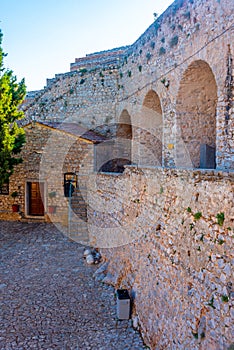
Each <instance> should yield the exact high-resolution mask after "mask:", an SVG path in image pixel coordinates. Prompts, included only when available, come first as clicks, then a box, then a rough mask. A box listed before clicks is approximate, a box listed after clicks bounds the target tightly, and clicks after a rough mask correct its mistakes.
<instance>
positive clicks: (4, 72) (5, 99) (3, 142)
mask: <svg viewBox="0 0 234 350" xmlns="http://www.w3.org/2000/svg"><path fill="white" fill-rule="evenodd" d="M2 36H3V34H2V31H1V29H0V186H2V185H3V184H4V183H5V182H7V181H8V180H9V177H10V176H11V174H12V173H13V171H14V167H15V166H16V165H17V164H19V163H21V162H22V159H21V158H20V157H19V153H20V151H21V149H22V146H23V144H24V143H25V134H24V130H23V129H22V128H20V127H19V126H18V125H17V121H18V120H20V119H21V118H23V116H24V114H23V112H22V111H20V110H19V108H18V107H19V105H20V104H21V103H22V102H23V100H24V97H25V94H26V86H25V82H24V79H22V81H21V82H19V83H17V78H16V76H14V74H13V71H12V70H9V69H5V68H4V64H3V60H4V57H5V56H6V54H5V53H4V52H3V49H2V46H1V45H2Z"/></svg>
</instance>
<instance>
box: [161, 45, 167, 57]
mask: <svg viewBox="0 0 234 350" xmlns="http://www.w3.org/2000/svg"><path fill="white" fill-rule="evenodd" d="M165 53H166V49H165V48H164V47H163V46H161V47H160V49H159V56H161V55H164V54H165Z"/></svg>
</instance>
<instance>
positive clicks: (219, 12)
mask: <svg viewBox="0 0 234 350" xmlns="http://www.w3.org/2000/svg"><path fill="white" fill-rule="evenodd" d="M233 23H234V5H233V1H231V0H209V1H205V0H196V1H194V0H184V1H183V0H177V1H175V2H174V3H173V4H172V5H171V6H170V7H169V8H168V9H167V10H166V11H165V13H164V14H163V15H162V16H160V17H159V18H158V19H157V20H156V21H155V22H154V23H153V24H152V25H151V26H150V27H149V28H148V29H147V30H146V31H145V33H143V34H142V36H141V37H140V38H139V39H138V40H137V41H136V42H135V43H134V44H133V45H130V46H128V47H125V48H120V49H114V50H109V51H107V52H102V53H95V54H92V55H88V56H87V57H86V58H82V59H76V62H75V63H72V64H71V72H68V73H65V74H58V75H56V77H55V78H54V79H52V80H48V84H47V87H45V88H44V89H43V90H41V91H39V92H37V93H35V94H33V93H31V94H30V95H29V96H28V99H27V101H26V102H25V105H24V106H23V108H24V110H25V114H26V119H25V121H24V123H28V122H31V121H32V120H34V119H36V120H37V121H41V122H45V123H49V122H53V123H54V122H66V123H71V122H73V123H75V124H76V125H77V124H78V125H81V126H82V127H85V128H86V129H87V130H89V129H93V130H95V131H96V132H99V133H101V134H103V135H104V136H107V137H110V139H111V140H110V141H108V142H106V143H105V142H104V143H100V144H99V145H97V147H96V149H95V150H94V148H93V144H88V143H87V142H86V141H83V140H81V139H80V140H79V141H77V142H78V144H79V145H78V148H79V147H81V144H80V142H81V143H82V144H83V142H85V145H84V146H83V147H84V148H79V151H77V155H78V156H77V157H76V148H74V152H73V151H72V158H71V157H69V155H68V157H67V161H66V162H64V163H63V164H58V167H60V168H63V167H64V169H63V171H75V172H76V173H77V174H78V175H79V173H81V175H82V176H80V181H83V182H84V183H82V186H83V188H85V196H84V197H85V198H83V199H85V201H86V207H85V209H86V214H87V216H88V221H85V220H83V221H85V223H86V226H87V228H88V233H89V242H90V244H92V245H95V246H99V247H102V255H103V257H104V260H108V261H109V268H108V274H107V276H106V280H109V282H111V283H113V284H114V285H115V286H116V287H125V288H128V289H129V291H130V292H131V295H132V298H133V300H134V308H133V316H135V315H137V316H138V319H139V327H140V328H141V330H142V332H143V336H144V339H145V341H146V342H147V343H148V344H149V345H150V346H151V348H152V349H209V350H210V349H217V350H220V349H223V350H227V349H231V348H232V347H231V344H233V334H234V329H233V324H234V322H233V321H234V312H233V304H234V295H233V293H234V290H233V288H234V287H233V283H234V282H233V281H234V279H233V262H234V256H233V237H234V236H233V235H234V211H233V210H234V209H233V208H234V194H233V193H234V185H233V184H234V181H233V171H234V127H233V126H234V113H233V99H234V97H233V55H234V52H233V42H234V24H233ZM45 130H46V129H45V128H43V127H42V130H41V131H40V132H41V135H42V136H43V135H44V132H46V131H45ZM58 133H59V135H61V136H60V137H61V140H60V137H59V138H58V140H60V141H61V142H59V143H58V144H56V148H55V151H56V152H57V153H58V154H60V153H61V154H63V152H64V150H63V148H60V147H61V145H63V144H64V139H63V137H62V134H60V132H58ZM35 142H37V141H35ZM69 142H70V141H69ZM88 145H89V146H88ZM26 147H29V148H30V144H28V146H26ZM88 148H91V149H93V150H94V153H93V154H92V151H90V150H88ZM30 149H31V148H30ZM38 150H40V145H38ZM84 150H87V158H86V159H87V162H86V163H85V164H86V165H85V166H84V167H83V168H82V167H80V164H81V163H83V160H82V154H83V152H84V153H85V152H86V151H84ZM27 151H28V152H29V149H28V150H27ZM98 152H99V162H98V163H97V164H98V167H97V170H98V169H102V170H103V169H104V170H105V169H107V164H106V163H108V164H110V161H111V157H112V158H113V164H117V167H116V168H115V170H116V169H119V168H122V167H123V165H124V164H128V163H131V164H132V165H130V166H126V167H125V171H124V173H122V174H117V173H115V174H112V173H96V172H93V169H95V163H96V159H95V155H97V154H98ZM68 154H69V153H68ZM100 154H101V155H100ZM207 154H208V157H207V158H206V155H207ZM36 157H38V162H39V161H40V159H41V158H40V157H42V156H39V154H38V155H37V156H36ZM202 157H203V158H204V159H205V160H204V159H202ZM76 158H77V159H76ZM208 158H209V159H208ZM25 159H30V154H27V155H26V153H25ZM58 159H59V158H58ZM71 159H72V162H73V161H75V160H76V161H77V162H76V167H73V168H72V166H71V164H72V163H71ZM120 160H121V162H122V163H121V164H120V163H118V161H120ZM46 161H48V169H49V168H50V166H51V161H52V159H51V158H48V159H47V158H46V157H45V164H46ZM102 162H103V164H102ZM105 162H106V163H105ZM116 162H117V163H116ZM58 163H59V162H58ZM24 164H25V165H22V166H21V168H19V172H18V173H17V172H16V173H15V175H14V178H12V181H11V184H10V186H11V190H14V189H15V187H14V186H16V185H17V182H16V181H15V180H13V179H16V178H17V174H21V175H22V174H23V177H24V176H26V177H27V176H28V175H24V173H25V174H27V166H28V164H31V165H30V166H31V170H30V171H31V172H34V171H35V177H36V176H38V175H37V174H38V172H37V167H36V164H37V163H36V162H35V167H34V166H33V163H30V162H27V161H26V163H24ZM113 164H112V165H113ZM102 165H103V167H102ZM206 166H207V167H208V168H210V169H201V168H206ZM71 168H72V169H71ZM48 169H47V168H46V167H45V174H46V171H48ZM86 170H87V171H86ZM63 171H62V172H61V174H62V173H63ZM53 174H54V175H53ZM55 177H56V175H55V173H53V169H52V172H51V174H50V176H49V178H50V179H51V180H52V184H53V181H55V182H56V183H57V186H58V192H59V191H60V194H62V192H63V188H62V175H61V177H60V178H59V179H56V178H55ZM47 178H48V177H47ZM81 179H83V180H81ZM14 184H15V185H14ZM53 189H54V188H53V185H52V186H51V190H53ZM75 197H76V193H75V195H74V197H73V199H74V200H75ZM23 198H25V197H24V188H23V187H22V196H21V197H19V198H17V201H19V202H20V203H22V205H23V207H24V202H23V201H24V199H23ZM48 200H49V198H48ZM53 200H56V201H58V198H57V197H56V198H55V199H53ZM61 200H62V201H61V203H57V204H59V205H58V215H57V216H54V218H53V219H54V221H56V220H60V219H61V218H63V217H64V220H63V221H64V222H66V221H67V216H66V210H67V203H66V202H65V201H64V198H61ZM1 203H2V204H3V206H4V208H5V207H6V206H9V201H8V197H7V196H1ZM65 216H66V218H65ZM79 225H80V221H79ZM79 225H78V226H77V227H79ZM232 346H233V345H232Z"/></svg>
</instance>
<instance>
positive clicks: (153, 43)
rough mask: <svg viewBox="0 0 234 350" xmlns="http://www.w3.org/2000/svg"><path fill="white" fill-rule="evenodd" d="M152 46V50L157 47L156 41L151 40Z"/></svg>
mask: <svg viewBox="0 0 234 350" xmlns="http://www.w3.org/2000/svg"><path fill="white" fill-rule="evenodd" d="M150 47H151V49H152V50H153V49H154V48H155V42H154V41H151V43H150Z"/></svg>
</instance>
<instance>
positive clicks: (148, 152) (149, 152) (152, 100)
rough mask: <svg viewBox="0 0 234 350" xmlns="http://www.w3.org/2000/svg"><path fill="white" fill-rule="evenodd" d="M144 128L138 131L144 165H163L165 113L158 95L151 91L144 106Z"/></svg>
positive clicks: (146, 96)
mask: <svg viewBox="0 0 234 350" xmlns="http://www.w3.org/2000/svg"><path fill="white" fill-rule="evenodd" d="M141 114H142V115H141V119H142V123H141V124H142V127H141V128H140V130H138V133H139V135H138V140H139V143H140V145H141V156H140V158H141V160H140V163H141V164H142V163H143V164H144V165H156V166H161V165H162V140H163V113H162V107H161V102H160V99H159V96H158V94H157V93H156V92H155V91H154V90H149V91H148V92H147V94H146V95H145V98H144V101H143V105H142V113H141Z"/></svg>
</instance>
